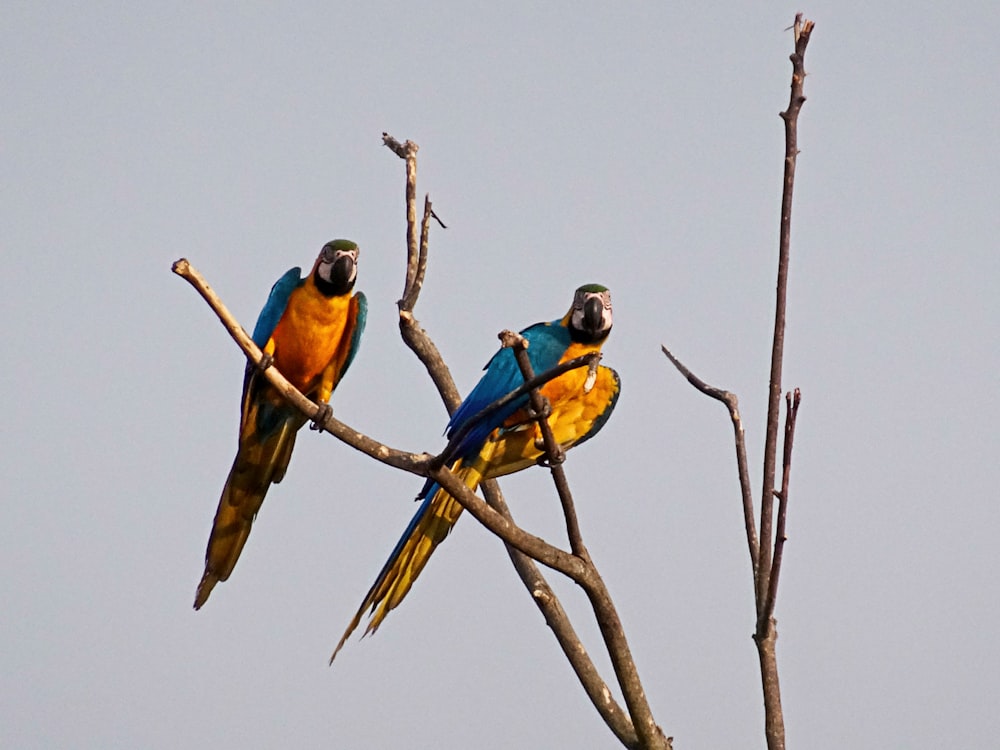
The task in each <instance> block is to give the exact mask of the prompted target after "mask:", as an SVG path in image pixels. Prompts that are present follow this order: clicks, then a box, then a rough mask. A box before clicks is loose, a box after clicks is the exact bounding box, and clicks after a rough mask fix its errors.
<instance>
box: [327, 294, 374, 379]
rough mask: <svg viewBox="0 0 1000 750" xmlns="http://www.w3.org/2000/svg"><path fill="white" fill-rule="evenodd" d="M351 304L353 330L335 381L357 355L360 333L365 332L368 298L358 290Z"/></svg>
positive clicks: (342, 374) (341, 376)
mask: <svg viewBox="0 0 1000 750" xmlns="http://www.w3.org/2000/svg"><path fill="white" fill-rule="evenodd" d="M352 306H353V307H354V330H353V331H351V343H350V344H349V347H350V348H349V349H348V350H347V358H346V359H345V360H344V366H343V367H341V368H340V375H338V376H337V383H339V382H340V379H341V378H343V377H344V373H346V372H347V368H348V367H350V366H351V362H353V361H354V358H355V357H356V356H357V354H358V348H359V347H360V346H361V334H362V333H364V332H365V323H366V322H367V321H368V298H367V297H365V293H364V292H358V293H357V294H355V295H354V299H353V300H352ZM334 385H336V383H335V384H334Z"/></svg>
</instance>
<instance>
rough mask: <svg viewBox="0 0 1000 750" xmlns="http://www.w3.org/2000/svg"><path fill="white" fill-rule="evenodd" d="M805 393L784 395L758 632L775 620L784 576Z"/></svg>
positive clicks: (796, 392) (797, 390)
mask: <svg viewBox="0 0 1000 750" xmlns="http://www.w3.org/2000/svg"><path fill="white" fill-rule="evenodd" d="M801 401H802V391H800V390H799V389H798V388H796V389H795V392H794V394H793V393H786V394H785V439H784V445H783V447H782V457H781V492H780V493H779V495H778V521H777V525H776V526H775V536H774V560H773V561H772V563H771V577H770V580H769V581H768V585H767V600H766V601H765V603H764V610H763V612H761V616H760V617H759V618H758V619H757V632H759V633H764V632H766V630H765V629H766V628H769V627H770V623H771V621H772V618H773V616H774V605H775V602H776V601H777V597H778V577H779V576H780V575H781V559H782V557H783V555H784V551H785V517H786V515H787V513H788V484H789V481H790V480H791V475H792V443H793V442H794V440H795V419H796V417H798V415H799V403H800V402H801Z"/></svg>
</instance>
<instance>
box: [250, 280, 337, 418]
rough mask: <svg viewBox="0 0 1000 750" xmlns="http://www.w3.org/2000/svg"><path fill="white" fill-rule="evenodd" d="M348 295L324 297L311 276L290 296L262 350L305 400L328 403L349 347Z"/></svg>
mask: <svg viewBox="0 0 1000 750" xmlns="http://www.w3.org/2000/svg"><path fill="white" fill-rule="evenodd" d="M350 311H351V295H349V294H345V295H343V296H341V297H325V296H323V295H322V294H320V292H319V290H318V289H316V285H315V284H314V283H313V279H312V276H310V277H309V278H308V279H307V280H306V282H305V283H304V284H303V285H302V286H300V287H298V288H297V289H296V290H295V291H293V292H292V294H291V296H289V298H288V306H287V307H286V308H285V313H284V315H282V316H281V320H279V321H278V325H277V326H275V328H274V333H272V334H271V339H270V341H268V343H267V347H266V350H267V351H268V352H269V353H270V354H271V356H273V357H274V364H275V366H276V367H277V368H278V370H279V371H280V372H281V374H282V375H284V376H285V377H286V378H288V380H289V381H290V382H291V383H292V384H293V385H294V386H295V387H296V388H298V389H299V390H300V391H302V392H303V393H304V394H306V395H307V396H311V395H313V392H314V391H318V393H317V395H318V397H319V400H320V401H323V402H326V401H328V400H329V399H330V393H331V391H332V390H333V384H334V382H335V381H336V378H337V374H338V371H339V369H340V368H341V367H343V363H344V360H345V358H346V356H347V348H348V347H349V346H350V341H351V329H352V328H353V322H352V321H350V317H351V316H350Z"/></svg>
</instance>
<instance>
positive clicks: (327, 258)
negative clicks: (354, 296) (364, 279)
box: [313, 240, 360, 297]
mask: <svg viewBox="0 0 1000 750" xmlns="http://www.w3.org/2000/svg"><path fill="white" fill-rule="evenodd" d="M359 252H360V250H359V249H358V246H357V245H356V244H355V243H353V242H351V241H350V240H331V241H330V242H327V243H326V244H325V245H323V249H322V250H321V251H320V253H319V257H318V258H317V259H316V265H314V266H313V281H315V282H316V288H317V289H319V290H320V291H321V292H322V293H323V294H325V295H326V296H327V297H337V296H340V295H342V294H347V293H348V292H350V291H351V290H352V289H353V288H354V280H355V279H356V278H357V277H358V253H359Z"/></svg>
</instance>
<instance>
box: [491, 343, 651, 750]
mask: <svg viewBox="0 0 1000 750" xmlns="http://www.w3.org/2000/svg"><path fill="white" fill-rule="evenodd" d="M500 340H501V341H502V342H503V345H504V346H505V347H511V348H513V350H514V356H515V357H516V358H517V364H518V366H519V367H520V368H521V375H522V376H523V377H524V379H525V381H530V380H532V379H533V378H534V377H535V373H534V370H533V369H532V367H531V361H530V360H529V359H528V342H527V340H526V339H525V338H524V337H523V336H521V335H520V334H517V333H514V332H513V331H503V332H501V333H500ZM530 402H531V408H532V410H533V411H534V412H535V414H536V415H537V417H538V418H537V422H538V428H539V431H540V432H541V433H542V442H543V444H544V447H545V458H546V460H547V463H548V466H549V469H550V470H551V472H552V479H553V481H554V482H555V486H556V491H557V492H558V494H559V501H560V502H561V503H562V508H563V515H564V516H565V519H566V533H567V535H568V536H569V540H570V548H571V549H572V550H573V554H574V555H576V556H577V557H578V558H579V559H581V560H583V561H584V562H585V563H586V566H587V568H588V573H589V575H588V576H587V581H586V582H584V581H577V582H578V583H580V585H581V586H583V589H584V591H585V592H586V594H587V598H588V599H589V600H590V606H591V607H592V608H593V610H594V617H595V619H596V620H597V625H598V628H599V629H600V631H601V636H602V637H603V638H604V644H605V646H606V648H607V650H608V656H609V657H610V658H611V665H612V667H613V669H614V670H615V676H616V677H617V679H618V684H619V686H620V687H621V689H622V695H623V697H624V698H625V705H626V706H627V707H628V712H629V715H630V716H631V717H632V725H633V727H634V728H635V731H636V734H637V736H638V738H639V742H640V747H644V748H654V747H664V748H666V747H669V746H670V743H669V742H668V740H667V738H666V737H664V736H663V731H662V730H661V729H660V727H659V726H657V724H656V721H655V720H654V719H653V712H652V710H651V709H650V707H649V702H648V701H647V700H646V694H645V692H644V691H643V689H642V682H641V681H640V680H639V672H638V670H637V669H636V666H635V660H634V659H633V658H632V651H631V649H630V648H629V645H628V639H627V638H626V637H625V628H624V627H623V626H622V622H621V618H619V616H618V610H617V609H616V608H615V604H614V600H613V599H612V598H611V594H610V593H609V592H608V589H607V586H605V585H604V580H603V579H602V578H601V575H600V573H599V572H598V571H597V566H595V565H594V563H593V561H592V560H591V559H590V554H589V553H588V552H587V548H586V547H585V546H584V544H583V536H582V534H581V533H580V524H579V522H578V520H577V516H576V507H575V505H574V503H573V495H572V493H571V492H570V488H569V482H568V480H567V479H566V472H565V471H564V469H563V462H564V461H565V458H566V455H565V452H564V451H563V448H562V446H560V445H559V443H558V442H556V439H555V436H554V435H553V434H552V427H551V426H550V425H549V421H548V417H549V414H550V411H551V408H550V405H549V403H548V400H547V399H546V398H545V397H544V396H543V395H542V394H541V393H540V392H539V391H538V390H537V389H532V391H531V394H530Z"/></svg>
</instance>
